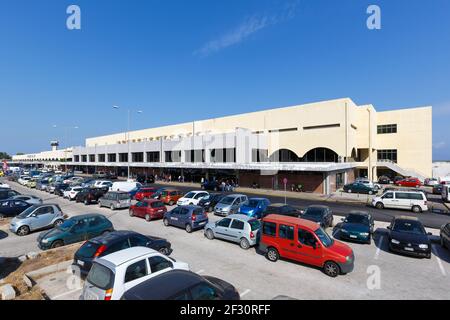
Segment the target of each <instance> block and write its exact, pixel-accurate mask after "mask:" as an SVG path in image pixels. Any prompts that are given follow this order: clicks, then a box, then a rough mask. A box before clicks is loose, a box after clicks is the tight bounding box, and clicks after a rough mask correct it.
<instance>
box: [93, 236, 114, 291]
mask: <svg viewBox="0 0 450 320" xmlns="http://www.w3.org/2000/svg"><path fill="white" fill-rule="evenodd" d="M105 250H106V246H105V245H104V244H103V245H101V246H100V247H99V248H98V249H97V251H95V254H94V258H97V257H98V256H99V255H101V254H102V253H103V252H104V251H105ZM111 290H112V289H111Z"/></svg>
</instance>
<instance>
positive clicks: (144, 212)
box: [129, 199, 167, 221]
mask: <svg viewBox="0 0 450 320" xmlns="http://www.w3.org/2000/svg"><path fill="white" fill-rule="evenodd" d="M166 212H167V208H166V206H165V205H164V203H163V202H162V201H160V200H156V199H149V200H142V201H140V202H138V203H136V204H135V205H132V206H131V207H130V211H129V214H130V217H135V216H136V217H140V218H145V220H147V221H152V220H154V219H162V218H163V216H164V214H165V213H166Z"/></svg>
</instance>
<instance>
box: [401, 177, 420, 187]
mask: <svg viewBox="0 0 450 320" xmlns="http://www.w3.org/2000/svg"><path fill="white" fill-rule="evenodd" d="M395 185H397V186H401V187H415V188H419V187H421V186H422V182H420V180H419V179H417V178H406V179H403V180H398V181H396V182H395Z"/></svg>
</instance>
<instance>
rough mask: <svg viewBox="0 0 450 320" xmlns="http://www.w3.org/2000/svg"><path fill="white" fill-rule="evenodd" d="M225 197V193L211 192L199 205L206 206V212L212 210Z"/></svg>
mask: <svg viewBox="0 0 450 320" xmlns="http://www.w3.org/2000/svg"><path fill="white" fill-rule="evenodd" d="M223 197H225V194H223V193H210V194H208V195H207V196H206V197H204V198H201V199H200V201H199V202H198V206H200V207H202V208H204V209H205V211H206V212H211V211H213V210H214V207H215V206H216V204H217V203H218V202H219V201H220V200H222V198H223Z"/></svg>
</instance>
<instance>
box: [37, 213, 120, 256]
mask: <svg viewBox="0 0 450 320" xmlns="http://www.w3.org/2000/svg"><path fill="white" fill-rule="evenodd" d="M112 231H114V227H113V225H112V223H111V221H109V220H108V219H107V218H106V217H104V216H103V215H101V214H95V213H94V214H83V215H79V216H75V217H72V218H70V219H68V220H66V221H64V222H63V223H62V224H61V225H59V226H56V227H55V228H54V229H52V230H49V231H44V232H42V233H41V234H40V235H39V237H38V238H37V242H38V247H39V248H40V249H41V250H47V249H50V248H57V247H62V246H65V245H68V244H72V243H75V242H80V241H86V240H89V239H91V238H94V237H97V236H99V235H101V234H105V233H108V232H112Z"/></svg>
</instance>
